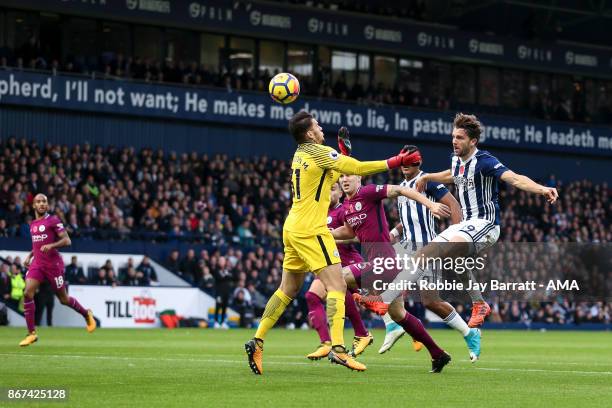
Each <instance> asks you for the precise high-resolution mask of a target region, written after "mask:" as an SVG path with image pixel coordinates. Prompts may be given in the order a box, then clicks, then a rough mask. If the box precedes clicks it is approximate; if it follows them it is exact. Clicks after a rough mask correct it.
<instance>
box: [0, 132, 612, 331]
mask: <svg viewBox="0 0 612 408" xmlns="http://www.w3.org/2000/svg"><path fill="white" fill-rule="evenodd" d="M0 152H1V154H0V237H22V238H29V227H28V224H29V223H30V222H31V221H32V211H31V204H32V199H33V196H34V194H35V193H37V192H45V193H46V194H47V196H48V197H49V204H50V208H51V210H52V211H54V212H55V213H56V214H58V215H59V216H60V217H61V218H62V219H63V220H64V222H65V226H66V229H67V231H68V232H69V234H70V236H71V237H72V238H77V239H85V240H94V239H95V240H117V241H121V240H145V241H149V242H170V243H177V244H178V243H179V242H183V243H184V242H188V243H191V244H193V245H194V247H195V246H197V247H198V248H204V249H201V250H199V252H196V250H195V249H189V250H188V251H186V252H185V253H180V252H179V251H178V250H174V251H171V252H170V253H169V254H168V256H167V258H166V259H159V260H158V261H159V262H160V263H162V264H163V265H164V266H165V267H166V268H168V269H169V270H170V271H173V272H175V273H177V274H178V275H180V276H181V277H183V278H184V279H186V280H187V281H189V282H190V283H192V284H193V285H195V286H198V287H200V288H202V289H203V290H205V291H207V292H209V293H211V294H213V295H214V296H216V297H217V298H218V300H219V302H218V303H219V304H220V305H219V306H220V310H218V314H219V315H223V310H222V309H223V308H224V307H227V306H228V305H232V306H233V307H235V308H236V309H239V310H242V311H243V312H244V313H245V314H246V315H250V316H253V315H259V314H260V313H261V312H262V311H263V307H264V305H265V300H266V299H267V298H268V297H269V296H270V295H271V293H272V292H273V291H274V290H275V289H276V287H277V286H278V283H279V279H280V276H281V270H282V257H283V254H282V251H281V249H282V240H281V235H282V223H283V220H284V216H285V214H286V212H287V210H288V207H289V206H290V200H291V189H290V185H289V180H288V174H289V172H288V169H289V163H288V162H286V161H282V160H273V159H269V158H267V157H259V158H249V159H245V158H240V157H234V158H230V157H227V156H226V155H215V156H208V155H205V154H204V155H200V154H197V153H191V154H180V155H178V154H175V153H172V152H164V151H153V150H151V149H143V150H141V151H136V150H135V149H134V148H118V147H113V146H108V147H100V146H95V147H93V146H90V145H88V144H82V145H75V146H72V147H68V146H59V145H51V144H47V145H45V146H39V145H37V144H36V143H35V142H28V141H26V140H24V139H22V140H17V139H15V138H13V137H11V138H9V139H6V140H0ZM388 179H389V180H390V182H393V183H398V182H399V181H400V179H399V174H386V175H377V176H375V177H370V178H368V179H366V180H364V183H367V182H375V183H379V184H380V183H384V182H386V180H388ZM544 183H545V184H548V185H551V186H557V188H558V189H559V192H560V197H561V199H560V200H559V202H558V204H556V205H554V206H548V205H544V203H543V201H542V199H541V198H540V197H533V196H527V195H525V193H522V192H519V191H517V190H512V189H510V188H506V187H503V188H502V191H501V193H500V204H501V207H502V216H503V219H502V225H503V227H504V228H503V230H502V236H501V241H502V242H506V243H510V242H511V243H527V242H542V243H546V244H549V245H567V243H589V242H592V243H609V242H612V223H611V222H610V220H611V219H612V217H611V216H612V204H611V201H610V189H609V186H608V185H607V184H606V183H602V184H595V183H592V182H590V181H586V180H584V181H575V182H571V183H567V184H565V183H563V182H562V181H560V180H556V179H555V177H554V176H550V177H549V178H548V179H546V180H544ZM387 210H388V214H389V217H390V224H391V225H394V223H396V222H397V220H398V218H397V211H396V209H395V205H394V203H393V202H392V200H388V202H387ZM441 227H443V226H441ZM515 245H518V244H515ZM500 252H503V253H515V252H516V251H500ZM20 262H21V261H20V260H11V262H8V263H5V264H3V265H0V272H1V277H2V278H1V279H0V283H2V282H4V284H3V285H2V288H4V289H1V290H3V291H4V292H3V293H2V296H3V297H5V298H6V296H7V295H10V289H6V287H7V286H6V282H8V281H10V280H11V276H12V275H13V274H14V272H15V271H17V272H19V271H21V264H20ZM499 262H500V263H499V265H498V267H497V269H496V268H495V264H493V267H492V268H491V271H493V272H491V273H492V275H491V277H495V278H497V277H503V276H506V277H507V276H508V273H510V274H511V275H512V276H513V277H515V278H516V277H521V278H523V277H525V278H530V279H539V278H541V276H538V275H537V273H538V271H540V272H542V273H543V272H544V271H547V270H550V265H551V263H549V264H539V265H537V267H535V268H533V270H534V271H535V272H533V273H534V274H533V275H529V276H526V275H525V273H528V272H529V271H531V269H526V265H528V264H529V262H531V260H530V258H529V256H528V255H525V256H523V257H520V256H518V255H517V259H510V260H508V259H505V260H501V261H499ZM549 262H554V260H550V261H549ZM147 264H148V260H147V259H146V257H145V259H143V260H142V262H141V263H140V264H139V265H138V266H135V265H134V263H131V264H129V265H121V266H120V267H121V270H120V271H118V270H116V269H115V267H114V266H113V265H109V264H107V265H104V266H103V267H102V268H100V269H99V270H98V271H96V273H95V274H91V273H87V274H85V275H84V274H83V271H80V272H79V267H78V264H77V260H72V262H70V263H68V262H67V272H68V273H67V279H68V280H69V282H71V283H76V284H79V283H81V284H83V283H88V284H103V285H121V284H126V285H136V284H138V285H148V284H155V283H156V280H157V279H156V275H155V271H154V270H153V268H151V267H150V265H149V267H147ZM508 264H509V265H511V266H512V268H511V269H510V270H507V268H506V266H505V265H508ZM525 271H527V272H525ZM608 273H610V272H608ZM515 275H516V276H515ZM555 278H557V276H555ZM604 278H605V277H604V276H603V272H602V274H599V275H596V276H594V277H593V279H591V282H592V283H593V286H594V287H600V288H604V290H608V292H607V293H610V292H611V289H612V288H607V289H605V288H606V285H608V286H609V285H610V282H612V279H610V278H612V277H611V276H609V277H608V278H609V279H604ZM9 286H10V285H9ZM7 290H8V292H7ZM604 293H605V292H604ZM491 300H492V301H494V302H495V311H496V314H495V316H494V319H499V320H504V321H517V319H518V321H526V320H529V319H531V320H533V321H537V320H540V321H559V322H568V321H574V322H577V321H601V320H604V321H609V315H610V311H609V305H607V304H597V303H581V302H577V301H574V300H572V299H562V300H560V301H556V299H555V298H551V299H547V300H549V301H551V302H554V303H552V304H548V303H547V304H545V305H544V304H543V306H541V307H539V306H536V305H535V304H536V303H537V302H535V301H534V300H533V299H531V300H530V299H508V298H503V297H497V298H496V299H491ZM292 307H293V308H294V309H295V310H294V312H292V313H288V314H286V316H291V317H292V320H291V321H289V322H288V324H291V325H294V326H303V325H305V324H306V313H305V312H304V311H305V305H304V304H303V298H302V297H298V299H297V300H295V301H294V304H293V305H292ZM561 309H563V310H565V312H561ZM517 310H518V311H517ZM468 311H469V310H468V308H467V307H466V308H465V309H464V312H465V313H467V312H468ZM595 312H596V313H595ZM245 321H246V320H245ZM219 323H222V322H221V321H219ZM245 324H246V323H245Z"/></svg>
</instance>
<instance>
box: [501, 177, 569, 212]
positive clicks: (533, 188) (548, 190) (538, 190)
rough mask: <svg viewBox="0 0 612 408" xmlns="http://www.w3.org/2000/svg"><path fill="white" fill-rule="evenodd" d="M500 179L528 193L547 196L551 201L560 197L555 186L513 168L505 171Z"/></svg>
mask: <svg viewBox="0 0 612 408" xmlns="http://www.w3.org/2000/svg"><path fill="white" fill-rule="evenodd" d="M499 179H500V180H502V181H503V182H506V183H508V184H510V185H511V186H513V187H516V188H518V189H519V190H523V191H526V192H528V193H533V194H540V195H543V196H544V197H546V200H547V201H548V202H549V203H551V204H552V203H554V202H555V201H557V198H559V193H557V189H556V188H554V187H546V186H543V185H541V184H538V183H536V182H535V181H533V180H532V179H530V178H529V177H527V176H523V175H522V174H517V173H515V172H513V171H512V170H507V171H505V172H504V173H503V174H502V175H501V176H500V177H499Z"/></svg>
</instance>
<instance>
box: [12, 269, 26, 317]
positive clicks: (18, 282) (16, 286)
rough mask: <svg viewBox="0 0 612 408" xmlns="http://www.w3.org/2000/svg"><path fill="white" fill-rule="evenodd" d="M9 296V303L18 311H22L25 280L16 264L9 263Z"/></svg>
mask: <svg viewBox="0 0 612 408" xmlns="http://www.w3.org/2000/svg"><path fill="white" fill-rule="evenodd" d="M10 271H11V297H10V301H9V303H10V304H11V305H12V306H13V307H14V308H15V309H17V310H19V311H20V312H23V310H24V309H23V290H24V289H25V280H23V276H22V275H21V271H20V270H19V268H18V267H17V265H16V264H13V265H11V267H10Z"/></svg>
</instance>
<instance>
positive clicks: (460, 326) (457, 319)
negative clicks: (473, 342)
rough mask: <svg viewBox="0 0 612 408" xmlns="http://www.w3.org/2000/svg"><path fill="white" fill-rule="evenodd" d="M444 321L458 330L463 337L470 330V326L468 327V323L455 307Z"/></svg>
mask: <svg viewBox="0 0 612 408" xmlns="http://www.w3.org/2000/svg"><path fill="white" fill-rule="evenodd" d="M444 323H446V324H447V325H448V326H449V327H452V328H453V329H455V330H457V331H458V332H459V333H461V335H462V336H463V337H465V336H467V335H468V333H469V332H470V328H469V327H468V325H467V323H466V322H465V321H464V320H463V319H462V318H461V316H460V315H459V313H457V311H456V310H455V308H453V311H452V312H451V314H449V315H448V316H446V317H445V318H444Z"/></svg>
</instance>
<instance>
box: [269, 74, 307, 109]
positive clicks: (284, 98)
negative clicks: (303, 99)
mask: <svg viewBox="0 0 612 408" xmlns="http://www.w3.org/2000/svg"><path fill="white" fill-rule="evenodd" d="M268 90H269V92H270V96H271V97H272V99H274V100H275V101H276V102H278V103H285V104H287V103H291V102H293V101H295V100H296V99H297V97H298V95H299V94H300V82H299V81H298V80H297V78H296V77H295V76H293V75H292V74H289V73H287V72H281V73H280V74H276V75H275V76H274V77H273V78H272V79H271V80H270V85H269V86H268Z"/></svg>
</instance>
